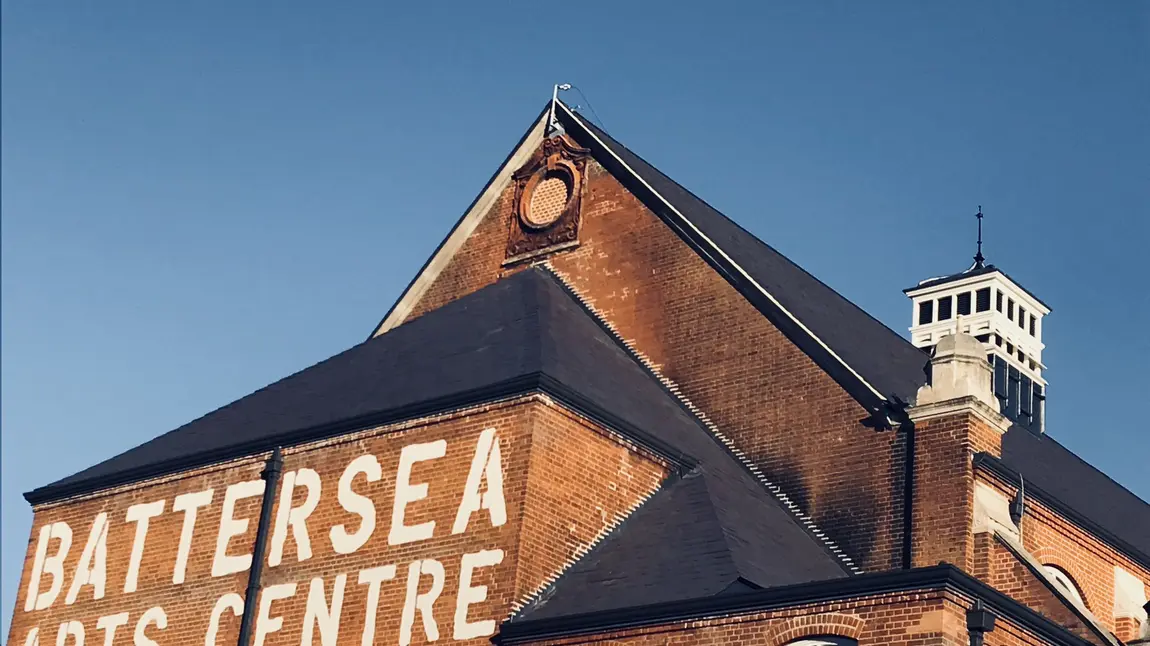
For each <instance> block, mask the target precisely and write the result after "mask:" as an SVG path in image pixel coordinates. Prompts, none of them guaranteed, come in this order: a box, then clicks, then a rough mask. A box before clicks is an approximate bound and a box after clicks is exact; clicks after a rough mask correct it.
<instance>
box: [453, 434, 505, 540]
mask: <svg viewBox="0 0 1150 646" xmlns="http://www.w3.org/2000/svg"><path fill="white" fill-rule="evenodd" d="M483 480H487V491H486V492H484V493H483V494H482V495H480V493H479V485H480V483H481V482H482V481H483ZM480 509H486V510H487V513H488V514H490V515H491V525H492V526H493V527H499V526H501V525H503V524H504V523H506V522H507V505H506V504H505V503H504V501H503V460H502V458H501V457H500V455H499V437H498V436H496V435H495V429H493V428H489V429H486V430H484V431H483V433H481V434H480V435H479V441H478V442H476V443H475V456H474V457H473V458H472V459H471V470H470V471H469V472H468V473H467V485H466V486H465V487H464V488H463V499H462V500H461V501H460V502H459V512H458V513H456V514H455V526H454V527H452V528H451V533H452V534H462V533H463V532H465V531H467V523H468V522H469V521H470V520H471V514H474V513H475V512H477V511H479V510H480Z"/></svg>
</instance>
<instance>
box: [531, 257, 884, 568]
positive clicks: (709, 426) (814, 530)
mask: <svg viewBox="0 0 1150 646" xmlns="http://www.w3.org/2000/svg"><path fill="white" fill-rule="evenodd" d="M538 266H540V267H543V268H544V269H546V270H547V273H549V274H550V275H551V276H552V277H553V278H554V279H555V280H556V281H557V282H558V283H559V284H560V285H561V286H563V288H564V289H565V290H567V291H568V293H570V294H571V296H572V297H573V298H574V299H575V300H576V302H578V303H579V304H580V305H582V306H583V307H584V308H585V309H586V311H587V312H588V314H589V315H590V316H591V318H592V319H593V320H595V321H596V322H598V323H599V325H600V326H602V327H603V329H604V330H606V331H607V333H608V335H609V336H610V337H611V338H612V339H613V340H614V341H615V342H616V343H618V344H619V346H620V347H621V348H623V349H624V350H625V351H626V352H627V354H628V355H630V356H631V358H632V359H634V360H635V362H636V363H638V364H639V365H640V366H641V367H643V368H644V369H645V370H646V371H647V372H648V373H649V374H650V375H651V376H652V377H654V378H655V380H656V381H658V382H659V384H660V385H662V386H663V388H664V389H665V390H666V391H667V392H668V393H669V394H671V395H672V396H673V397H674V399H675V400H676V401H677V402H678V403H679V404H680V405H681V406H682V407H683V408H685V409H686V411H687V412H688V413H690V415H691V417H693V418H694V419H695V421H696V422H698V423H699V425H700V426H702V427H703V429H704V430H706V431H707V432H708V435H710V436H711V438H712V439H713V440H715V441H716V442H717V443H718V444H719V445H720V446H722V447H723V448H724V449H726V451H727V452H728V453H729V455H731V457H733V458H735V460H736V461H737V462H738V463H739V466H740V467H742V468H743V469H745V470H746V471H747V472H749V473H750V474H751V475H752V476H754V478H755V480H756V481H757V482H758V483H759V484H760V485H761V486H762V487H763V488H765V489H766V490H767V492H768V493H770V494H771V496H772V497H773V498H774V499H775V501H776V502H778V503H779V505H780V506H781V507H782V508H783V509H784V510H785V511H786V512H787V513H788V514H789V515H790V516H791V517H792V518H793V519H794V520H796V521H798V525H799V527H800V528H802V529H803V530H804V531H805V532H807V534H809V535H810V536H812V537H813V538H814V539H815V541H816V542H817V543H818V544H819V545H821V546H822V547H823V548H824V549H825V550H827V552H828V553H830V555H831V557H832V558H834V560H835V561H837V562H838V563H839V564H840V565H842V566H843V567H845V568H846V569H847V571H848V572H849V573H851V574H862V573H863V570H862V568H860V567H858V566H857V565H855V563H854V561H853V560H852V559H851V557H850V556H849V555H847V553H846V552H845V551H844V550H843V549H842V548H841V547H840V546H839V545H838V543H836V542H835V541H834V540H833V539H832V538H830V537H829V536H827V535H826V533H824V532H823V531H822V530H820V529H819V528H818V525H816V524H815V522H814V519H813V518H811V516H810V515H809V514H807V513H805V512H804V511H803V510H802V509H801V508H800V507H799V506H798V505H797V504H795V502H794V501H793V500H792V499H791V497H790V496H789V495H787V493H786V492H785V491H783V489H782V487H780V486H778V485H776V484H775V483H774V482H773V481H771V479H770V478H768V477H767V475H766V474H765V473H764V472H763V470H762V469H760V468H759V467H758V466H757V465H755V464H754V463H753V462H752V461H751V460H750V458H749V457H747V455H746V453H744V452H743V451H741V450H740V449H739V448H738V447H737V446H736V445H735V443H734V442H733V441H732V440H731V439H730V438H729V437H727V436H726V435H725V434H724V433H723V432H722V431H721V430H720V429H719V427H718V426H717V425H716V424H715V423H714V422H712V421H711V419H710V418H709V417H707V414H706V413H705V412H703V410H702V409H700V408H699V407H698V406H696V405H695V404H694V403H693V402H692V401H691V400H690V399H689V398H688V397H687V396H686V395H684V394H683V392H682V390H681V389H680V388H679V385H678V384H677V383H676V382H675V381H674V380H673V379H670V378H669V377H666V376H664V375H663V374H662V372H661V371H660V370H659V369H658V368H657V367H656V366H655V364H654V362H652V361H651V359H650V357H648V356H647V355H646V354H644V353H643V352H642V351H640V350H639V349H638V348H636V347H635V345H634V344H633V343H632V342H631V341H628V340H627V339H624V338H623V336H622V335H621V334H620V333H619V330H618V329H617V328H616V327H615V325H614V324H613V323H611V322H610V321H608V320H607V318H606V317H605V316H604V315H603V313H602V312H600V311H599V310H598V308H596V307H595V304H594V302H593V301H592V300H590V299H588V298H586V297H585V296H583V295H582V294H581V293H579V291H578V290H577V289H576V288H575V287H574V285H573V284H572V283H571V282H570V280H569V279H568V277H567V276H566V275H565V274H564V273H563V272H561V271H560V270H558V269H556V268H555V267H554V266H553V265H551V263H550V262H548V261H543V262H541V263H539V265H538Z"/></svg>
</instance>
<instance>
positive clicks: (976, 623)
mask: <svg viewBox="0 0 1150 646" xmlns="http://www.w3.org/2000/svg"><path fill="white" fill-rule="evenodd" d="M993 630H994V613H993V612H991V611H989V610H987V609H986V608H984V607H983V605H982V599H975V601H974V606H973V607H972V608H971V609H970V610H967V611H966V631H967V633H968V634H969V635H970V646H982V644H983V640H984V639H985V638H986V633H988V632H991V631H993Z"/></svg>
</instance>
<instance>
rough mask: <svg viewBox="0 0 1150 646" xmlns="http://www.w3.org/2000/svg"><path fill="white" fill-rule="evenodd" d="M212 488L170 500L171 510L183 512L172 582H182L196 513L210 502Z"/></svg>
mask: <svg viewBox="0 0 1150 646" xmlns="http://www.w3.org/2000/svg"><path fill="white" fill-rule="evenodd" d="M214 494H215V490H214V489H208V490H207V491H196V492H194V493H185V494H181V495H179V496H176V498H175V500H173V501H172V511H182V512H184V526H183V528H182V529H181V530H180V544H179V546H178V547H177V548H176V569H175V570H174V571H173V572H172V583H173V584H176V585H179V584H181V583H183V582H184V577H185V576H186V575H187V572H188V556H189V555H190V554H191V552H192V534H193V533H195V531H196V515H197V513H198V510H199V508H200V507H206V506H208V505H210V504H211V503H212V496H213V495H214Z"/></svg>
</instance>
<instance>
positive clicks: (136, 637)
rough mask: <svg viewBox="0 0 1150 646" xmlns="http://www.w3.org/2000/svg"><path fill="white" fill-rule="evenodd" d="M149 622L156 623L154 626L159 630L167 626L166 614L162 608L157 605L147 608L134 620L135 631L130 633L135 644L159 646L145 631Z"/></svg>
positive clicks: (136, 645)
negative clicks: (137, 619)
mask: <svg viewBox="0 0 1150 646" xmlns="http://www.w3.org/2000/svg"><path fill="white" fill-rule="evenodd" d="M151 624H156V628H159V629H160V630H163V629H165V628H167V627H168V615H167V613H165V612H164V609H163V608H161V607H159V606H156V607H154V608H148V609H147V610H145V611H144V614H143V615H140V620H139V621H137V622H136V632H135V634H133V635H132V643H133V644H134V645H135V646H160V645H159V644H158V643H156V642H154V641H152V640H151V639H150V638H149V637H148V635H147V634H146V633H145V631H146V630H147V628H148V626H149V625H151Z"/></svg>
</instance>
